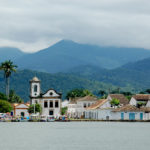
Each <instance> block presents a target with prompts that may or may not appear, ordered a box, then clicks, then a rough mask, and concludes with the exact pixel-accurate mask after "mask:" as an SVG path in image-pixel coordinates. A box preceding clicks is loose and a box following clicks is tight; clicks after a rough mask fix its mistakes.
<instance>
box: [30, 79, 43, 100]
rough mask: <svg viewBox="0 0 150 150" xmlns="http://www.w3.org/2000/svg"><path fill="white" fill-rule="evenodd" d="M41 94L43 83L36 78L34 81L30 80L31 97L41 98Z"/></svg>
mask: <svg viewBox="0 0 150 150" xmlns="http://www.w3.org/2000/svg"><path fill="white" fill-rule="evenodd" d="M40 93H41V81H40V80H39V79H38V78H37V77H34V78H33V79H32V80H30V97H31V98H36V97H38V96H40Z"/></svg>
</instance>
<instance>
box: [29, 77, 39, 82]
mask: <svg viewBox="0 0 150 150" xmlns="http://www.w3.org/2000/svg"><path fill="white" fill-rule="evenodd" d="M39 81H40V80H39V79H38V78H37V77H33V79H32V80H31V82H39Z"/></svg>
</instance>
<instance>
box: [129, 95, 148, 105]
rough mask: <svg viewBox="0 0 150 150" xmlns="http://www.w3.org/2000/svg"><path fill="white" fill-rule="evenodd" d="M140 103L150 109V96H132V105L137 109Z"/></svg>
mask: <svg viewBox="0 0 150 150" xmlns="http://www.w3.org/2000/svg"><path fill="white" fill-rule="evenodd" d="M139 103H143V104H144V105H145V106H146V107H150V94H136V95H134V96H132V98H131V100H130V105H133V106H136V107H137V106H138V104H139Z"/></svg>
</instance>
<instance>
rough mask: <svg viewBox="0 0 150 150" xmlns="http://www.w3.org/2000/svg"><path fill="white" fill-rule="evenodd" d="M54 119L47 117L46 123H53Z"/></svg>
mask: <svg viewBox="0 0 150 150" xmlns="http://www.w3.org/2000/svg"><path fill="white" fill-rule="evenodd" d="M54 121H55V118H54V116H47V122H54Z"/></svg>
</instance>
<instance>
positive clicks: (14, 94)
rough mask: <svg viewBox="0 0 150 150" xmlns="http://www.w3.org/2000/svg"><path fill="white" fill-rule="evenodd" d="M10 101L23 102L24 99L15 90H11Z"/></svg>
mask: <svg viewBox="0 0 150 150" xmlns="http://www.w3.org/2000/svg"><path fill="white" fill-rule="evenodd" d="M8 101H9V102H10V103H22V102H23V100H22V99H21V97H20V96H18V95H17V94H16V93H15V91H14V90H10V94H9V100H8Z"/></svg>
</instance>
